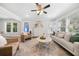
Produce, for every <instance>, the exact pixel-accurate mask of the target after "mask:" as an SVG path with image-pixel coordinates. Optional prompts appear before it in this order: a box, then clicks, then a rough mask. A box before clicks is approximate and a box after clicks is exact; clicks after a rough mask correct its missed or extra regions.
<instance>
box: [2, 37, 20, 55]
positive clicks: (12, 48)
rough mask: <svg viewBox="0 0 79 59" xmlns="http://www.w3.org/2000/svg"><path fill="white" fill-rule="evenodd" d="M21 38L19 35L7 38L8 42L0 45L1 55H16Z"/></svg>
mask: <svg viewBox="0 0 79 59" xmlns="http://www.w3.org/2000/svg"><path fill="white" fill-rule="evenodd" d="M19 44H20V39H19V38H18V37H9V38H7V44H6V45H5V46H3V47H0V56H14V55H15V54H16V52H17V50H18V49H19Z"/></svg>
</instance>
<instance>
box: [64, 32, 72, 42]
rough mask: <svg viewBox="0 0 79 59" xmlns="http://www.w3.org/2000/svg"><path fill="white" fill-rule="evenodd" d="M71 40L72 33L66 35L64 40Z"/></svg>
mask: <svg viewBox="0 0 79 59" xmlns="http://www.w3.org/2000/svg"><path fill="white" fill-rule="evenodd" d="M70 38H71V33H66V34H65V35H64V39H65V40H66V41H70Z"/></svg>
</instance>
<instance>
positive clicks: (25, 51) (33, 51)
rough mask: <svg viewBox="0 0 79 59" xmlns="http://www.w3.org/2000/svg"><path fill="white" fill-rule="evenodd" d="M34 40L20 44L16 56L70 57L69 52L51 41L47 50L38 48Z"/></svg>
mask: <svg viewBox="0 0 79 59" xmlns="http://www.w3.org/2000/svg"><path fill="white" fill-rule="evenodd" d="M38 43H39V42H38V41H37V40H36V38H32V39H31V40H26V42H24V43H22V42H21V43H20V49H19V50H18V51H17V53H16V56H72V55H71V54H70V53H69V52H67V51H66V50H65V49H63V48H62V47H61V46H59V45H58V44H56V43H55V42H53V41H51V44H50V47H49V49H47V48H39V47H38Z"/></svg>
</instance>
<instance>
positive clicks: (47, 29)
mask: <svg viewBox="0 0 79 59" xmlns="http://www.w3.org/2000/svg"><path fill="white" fill-rule="evenodd" d="M24 22H28V23H29V26H30V30H31V31H32V33H33V35H35V36H36V35H40V34H42V33H46V34H49V33H50V24H51V22H50V21H49V20H46V21H45V20H41V23H42V25H43V27H42V28H41V27H37V28H35V27H34V26H35V23H36V22H37V21H36V20H34V21H27V20H24V21H22V22H21V23H22V24H21V25H22V28H21V31H22V32H23V30H24V28H23V27H24Z"/></svg>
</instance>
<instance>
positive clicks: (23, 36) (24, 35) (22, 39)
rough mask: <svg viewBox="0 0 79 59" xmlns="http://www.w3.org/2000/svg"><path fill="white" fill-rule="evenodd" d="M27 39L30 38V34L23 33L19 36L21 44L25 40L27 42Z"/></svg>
mask: <svg viewBox="0 0 79 59" xmlns="http://www.w3.org/2000/svg"><path fill="white" fill-rule="evenodd" d="M29 38H31V33H30V32H24V33H22V34H21V42H25V40H28V39H29Z"/></svg>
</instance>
